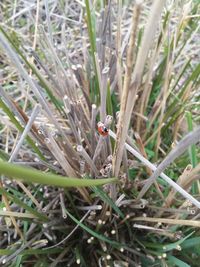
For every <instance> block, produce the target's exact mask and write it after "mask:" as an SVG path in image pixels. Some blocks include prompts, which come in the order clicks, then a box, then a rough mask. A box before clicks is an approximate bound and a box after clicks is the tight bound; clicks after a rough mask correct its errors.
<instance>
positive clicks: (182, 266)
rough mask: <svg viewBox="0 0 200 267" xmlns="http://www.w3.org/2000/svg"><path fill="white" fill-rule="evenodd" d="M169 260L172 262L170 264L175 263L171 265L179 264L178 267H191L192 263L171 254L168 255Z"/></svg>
mask: <svg viewBox="0 0 200 267" xmlns="http://www.w3.org/2000/svg"><path fill="white" fill-rule="evenodd" d="M167 259H168V261H169V262H170V264H173V265H170V266H174V267H175V266H178V267H191V265H189V264H187V263H186V262H184V261H182V260H179V259H178V258H176V257H174V256H171V255H169V256H168V257H167Z"/></svg>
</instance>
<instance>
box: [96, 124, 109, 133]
mask: <svg viewBox="0 0 200 267" xmlns="http://www.w3.org/2000/svg"><path fill="white" fill-rule="evenodd" d="M98 132H99V134H100V135H102V136H107V135H108V128H107V127H106V126H105V125H104V124H103V123H102V122H99V123H98Z"/></svg>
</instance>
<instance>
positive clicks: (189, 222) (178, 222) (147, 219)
mask: <svg viewBox="0 0 200 267" xmlns="http://www.w3.org/2000/svg"><path fill="white" fill-rule="evenodd" d="M132 220H133V221H144V222H153V223H166V224H173V225H186V226H192V227H198V228H199V227H200V222H199V221H192V220H175V219H165V218H150V217H136V218H133V219H132Z"/></svg>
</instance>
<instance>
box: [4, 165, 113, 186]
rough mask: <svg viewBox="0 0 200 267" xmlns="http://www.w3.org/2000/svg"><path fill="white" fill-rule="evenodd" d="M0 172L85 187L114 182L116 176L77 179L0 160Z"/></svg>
mask: <svg viewBox="0 0 200 267" xmlns="http://www.w3.org/2000/svg"><path fill="white" fill-rule="evenodd" d="M0 174H2V175H6V176H9V177H10V178H12V179H13V178H16V179H19V180H24V181H26V182H31V183H39V184H47V185H54V186H59V187H85V186H99V185H103V184H107V183H112V182H116V180H117V179H116V178H108V179H98V180H91V179H78V178H70V177H63V176H60V175H56V174H47V173H43V172H41V171H38V170H33V169H29V168H25V167H21V166H19V165H16V164H10V163H7V162H0Z"/></svg>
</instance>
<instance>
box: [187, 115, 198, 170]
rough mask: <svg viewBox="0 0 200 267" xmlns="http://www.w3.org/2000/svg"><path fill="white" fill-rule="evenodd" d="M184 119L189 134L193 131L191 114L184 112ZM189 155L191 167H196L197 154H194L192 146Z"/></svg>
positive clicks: (193, 146)
mask: <svg viewBox="0 0 200 267" xmlns="http://www.w3.org/2000/svg"><path fill="white" fill-rule="evenodd" d="M186 119H187V124H188V130H189V132H192V131H193V122H192V114H191V112H189V111H187V112H186ZM189 154H190V162H191V164H192V167H193V168H194V167H196V165H197V153H196V146H195V145H192V146H191V147H190V148H189Z"/></svg>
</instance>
